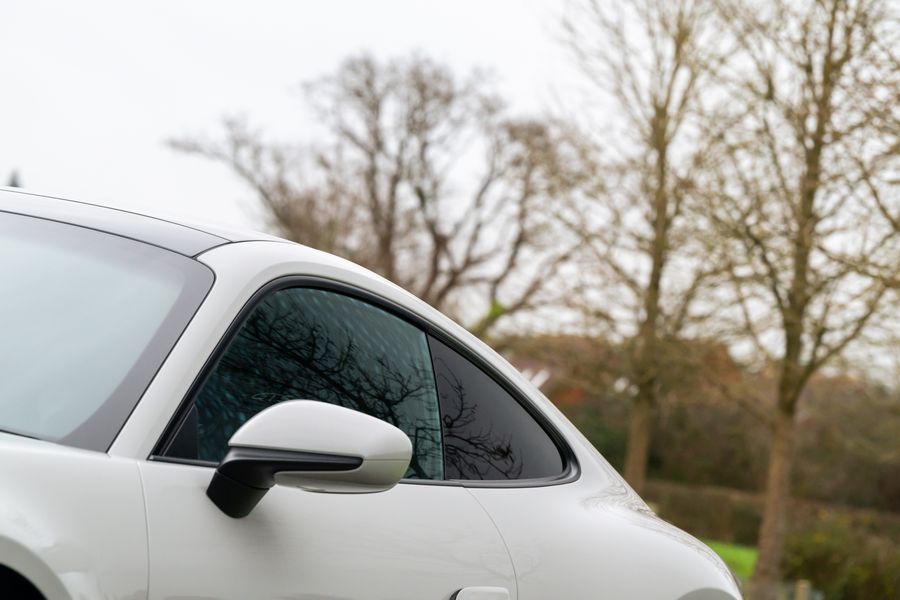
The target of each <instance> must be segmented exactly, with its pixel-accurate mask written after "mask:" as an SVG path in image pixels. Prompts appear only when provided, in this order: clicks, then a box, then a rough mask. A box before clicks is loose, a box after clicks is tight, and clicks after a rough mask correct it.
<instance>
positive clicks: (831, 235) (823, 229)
mask: <svg viewBox="0 0 900 600" xmlns="http://www.w3.org/2000/svg"><path fill="white" fill-rule="evenodd" d="M719 10H720V13H721V17H722V25H723V27H727V28H728V29H727V31H728V32H729V34H730V36H731V37H732V39H733V40H734V42H735V45H736V52H735V56H734V57H733V60H732V62H731V64H730V69H729V71H728V73H726V74H724V75H723V80H724V82H725V86H726V91H727V94H728V95H727V102H726V103H725V104H724V106H723V110H722V111H721V112H719V113H717V115H716V120H717V121H718V122H724V123H727V125H728V126H727V127H726V128H724V129H721V134H720V135H719V136H718V139H717V141H716V143H715V145H714V148H715V153H714V154H715V156H716V157H717V158H718V159H719V160H718V164H717V172H716V175H715V176H714V177H713V178H712V179H710V180H709V181H708V182H705V184H704V186H703V187H704V190H705V191H706V192H707V194H708V198H709V202H708V203H707V204H706V205H705V206H704V210H703V215H704V218H705V219H706V220H707V222H708V223H709V226H710V229H711V230H713V231H715V232H717V233H718V234H719V236H721V241H720V242H719V243H720V244H721V245H722V247H724V248H727V251H726V252H725V253H724V254H723V256H724V257H726V259H727V262H726V265H727V268H728V273H729V284H728V285H727V286H723V287H722V288H720V290H719V292H720V293H721V294H723V296H724V297H726V298H727V299H728V304H729V305H730V306H733V307H735V308H736V310H734V315H733V316H734V320H735V322H736V323H737V324H738V329H739V330H740V335H741V337H742V338H743V339H744V340H745V341H746V342H748V343H750V344H752V346H753V353H754V357H755V359H756V360H757V361H759V362H760V363H761V364H766V365H773V366H774V368H775V370H776V372H777V375H776V385H775V389H776V402H775V410H774V411H772V416H771V426H772V438H771V447H770V458H769V463H768V474H767V478H766V505H765V514H764V518H763V523H762V527H761V531H760V536H759V561H758V562H757V566H756V570H755V572H754V582H753V593H754V598H759V599H763V600H770V599H771V600H774V598H775V594H776V591H775V585H776V582H777V581H778V580H779V578H780V577H779V575H780V564H781V559H782V549H783V547H784V539H785V535H786V527H787V523H786V518H787V500H788V498H789V495H790V487H791V479H792V464H793V463H792V460H793V455H794V448H795V445H796V440H795V430H796V420H797V414H798V408H799V406H800V401H801V398H802V397H803V392H804V390H805V389H806V387H807V385H808V383H809V382H810V380H811V378H812V377H813V376H814V375H815V374H816V373H817V372H818V371H819V370H820V369H822V368H823V367H824V366H826V365H828V363H829V362H830V361H831V360H833V359H834V358H835V357H838V356H840V355H841V354H842V353H843V352H844V351H845V350H847V349H848V347H850V346H851V344H853V343H854V342H856V341H857V340H858V339H859V338H860V336H862V335H864V334H865V333H866V332H867V331H868V330H869V329H870V327H872V326H874V325H876V324H877V323H878V322H879V321H880V320H882V319H883V318H890V316H891V315H890V314H888V313H889V312H890V311H885V309H886V308H887V307H888V306H889V304H888V302H889V301H891V300H893V299H894V293H893V291H892V288H893V287H895V286H896V282H897V275H898V273H900V271H898V268H900V237H898V235H897V233H898V232H897V230H896V229H895V228H893V227H892V226H891V223H890V222H889V221H888V220H887V219H885V218H884V211H885V208H888V209H895V208H896V207H895V206H892V205H888V206H886V205H887V204H888V203H889V202H891V201H893V202H896V200H897V198H896V183H891V182H890V181H889V179H890V178H891V177H893V176H895V175H896V173H897V170H898V168H900V155H898V152H897V149H898V146H897V144H898V139H900V138H898V135H900V120H898V118H897V94H898V91H900V70H898V63H897V57H896V56H894V54H893V53H894V52H895V51H896V49H897V48H898V47H900V46H898V42H900V38H898V35H897V33H898V31H897V28H896V22H895V21H893V19H892V18H891V15H890V14H889V13H888V5H887V3H886V2H883V1H881V0H856V1H853V0H827V1H814V0H808V1H797V0H790V1H787V0H768V1H767V2H764V3H762V2H743V1H742V2H736V1H734V2H733V1H722V2H720V3H719ZM725 312H726V313H727V312H728V311H725ZM726 316H728V315H726Z"/></svg>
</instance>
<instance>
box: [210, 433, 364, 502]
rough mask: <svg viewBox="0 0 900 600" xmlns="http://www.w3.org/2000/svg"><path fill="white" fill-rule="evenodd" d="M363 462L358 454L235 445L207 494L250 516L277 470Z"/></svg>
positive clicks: (349, 466)
mask: <svg viewBox="0 0 900 600" xmlns="http://www.w3.org/2000/svg"><path fill="white" fill-rule="evenodd" d="M362 463H363V460H362V458H359V457H356V456H341V455H335V454H319V453H315V452H295V451H291V450H269V449H266V448H242V447H239V446H237V447H235V446H233V447H231V449H230V450H229V451H228V454H226V455H225V458H223V459H222V462H221V463H219V466H218V467H216V472H215V474H214V475H213V478H212V481H210V482H209V487H208V488H206V495H207V496H208V497H209V499H210V500H212V501H213V503H214V504H215V505H216V506H218V507H219V508H220V509H221V510H222V512H224V513H225V514H226V515H228V516H229V517H234V518H236V519H237V518H241V517H245V516H247V515H248V514H249V513H250V511H251V510H253V507H255V506H256V505H257V503H258V502H259V501H260V500H261V499H262V497H263V496H265V495H266V492H268V491H269V488H271V487H272V486H273V485H275V474H276V473H281V472H289V471H303V472H335V471H352V470H353V469H357V468H359V467H360V465H362Z"/></svg>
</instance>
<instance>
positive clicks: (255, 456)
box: [206, 400, 412, 518]
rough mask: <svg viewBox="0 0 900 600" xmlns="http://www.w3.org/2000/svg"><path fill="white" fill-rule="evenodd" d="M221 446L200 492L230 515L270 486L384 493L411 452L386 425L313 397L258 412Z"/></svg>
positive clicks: (251, 504) (250, 505)
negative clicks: (221, 452) (220, 453)
mask: <svg viewBox="0 0 900 600" xmlns="http://www.w3.org/2000/svg"><path fill="white" fill-rule="evenodd" d="M228 447H229V450H228V454H227V455H225V458H223V459H222V462H221V463H219V466H218V467H217V468H216V472H215V474H214V475H213V478H212V481H210V483H209V487H208V488H207V490H206V495H207V496H208V497H209V498H210V500H212V501H213V502H214V503H215V505H216V506H218V507H219V508H220V509H221V510H222V512H224V513H225V514H227V515H228V516H230V517H234V518H240V517H244V516H246V515H248V514H249V513H250V511H251V510H253V508H254V507H255V506H256V505H257V503H258V502H259V501H260V500H261V499H262V497H263V496H264V495H265V494H266V492H268V491H269V488H271V487H272V486H273V485H275V484H276V483H277V484H279V485H287V486H290V487H298V488H302V489H304V490H308V491H311V492H330V493H345V494H346V493H371V492H383V491H386V490H389V489H391V488H392V487H394V486H395V485H396V484H397V482H399V481H400V479H401V478H402V477H403V475H404V474H405V473H406V469H407V468H408V467H409V461H410V458H411V457H412V442H410V440H409V438H408V437H407V436H406V434H405V433H403V432H402V431H400V430H399V429H397V428H396V427H394V426H393V425H391V424H390V423H386V422H384V421H381V420H379V419H376V418H375V417H370V416H369V415H366V414H363V413H361V412H357V411H355V410H351V409H349V408H344V407H341V406H336V405H334V404H328V403H325V402H316V401H313V400H290V401H287V402H281V403H279V404H275V405H273V406H270V407H269V408H267V409H265V410H263V411H261V412H259V413H257V414H256V415H255V416H253V417H252V418H251V419H250V420H249V421H247V422H246V423H244V425H243V426H242V427H241V428H240V429H238V430H237V431H236V432H235V434H234V435H233V436H232V437H231V440H229V442H228Z"/></svg>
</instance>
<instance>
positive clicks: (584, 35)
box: [564, 0, 723, 492]
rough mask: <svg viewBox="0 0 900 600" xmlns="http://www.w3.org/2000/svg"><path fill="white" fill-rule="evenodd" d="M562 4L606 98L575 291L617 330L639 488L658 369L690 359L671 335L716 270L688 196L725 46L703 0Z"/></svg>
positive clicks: (576, 221) (583, 62)
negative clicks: (596, 179)
mask: <svg viewBox="0 0 900 600" xmlns="http://www.w3.org/2000/svg"><path fill="white" fill-rule="evenodd" d="M571 8H572V10H571V12H570V14H569V15H568V16H567V18H566V20H565V21H564V27H565V30H566V34H567V41H568V43H569V46H570V47H571V49H572V51H573V54H574V56H575V58H576V60H577V61H578V65H579V67H580V68H581V70H582V71H583V73H584V74H585V76H586V78H587V80H588V82H589V83H590V84H591V86H592V89H593V90H594V91H595V93H596V95H598V97H597V99H596V103H597V104H598V105H602V104H603V103H605V102H609V103H611V105H612V107H614V110H613V111H604V112H606V114H608V115H609V118H608V119H607V120H604V122H603V123H602V128H603V134H598V135H596V136H595V138H596V140H597V143H598V146H600V147H602V148H603V149H604V150H605V151H604V152H603V153H602V154H603V157H604V159H605V160H604V161H603V163H602V165H603V166H602V172H601V173H600V174H599V175H600V177H602V179H603V185H602V188H603V190H604V193H602V194H600V195H597V196H594V197H590V198H588V199H587V200H586V201H584V202H581V203H579V204H578V205H577V206H576V207H575V209H574V210H573V211H572V213H574V215H570V216H569V220H568V225H569V227H570V228H571V229H572V230H573V231H574V232H575V234H576V235H577V236H578V237H579V238H580V239H582V240H583V242H584V246H583V248H582V249H581V253H580V256H581V257H582V260H581V264H582V265H584V267H586V269H585V270H584V271H583V273H585V275H584V279H583V285H584V288H585V289H584V290H583V291H582V293H581V294H580V295H579V296H578V297H579V299H580V300H581V301H582V303H583V307H584V309H585V312H586V313H587V314H589V315H591V317H593V319H594V321H595V323H597V326H598V330H599V331H600V335H602V336H603V337H604V338H606V339H610V340H617V341H618V340H623V341H626V342H625V343H623V346H624V347H625V349H626V350H627V351H626V352H625V353H624V354H623V361H622V363H621V365H620V367H624V371H623V372H622V374H623V375H624V377H625V379H626V381H627V385H628V388H629V390H630V391H631V394H632V397H633V405H632V408H631V421H630V425H629V431H628V450H627V453H626V456H625V465H624V475H625V478H626V479H627V480H628V482H629V483H630V484H631V486H632V487H633V488H634V489H635V490H636V491H637V492H641V490H642V489H643V485H644V480H645V479H646V474H647V457H648V451H649V448H650V435H651V428H652V418H653V412H654V411H655V410H656V409H657V406H658V404H659V401H660V397H661V396H663V395H665V394H666V393H669V392H670V391H671V390H669V389H667V388H666V386H665V385H664V382H665V380H666V379H671V378H672V375H673V374H675V373H678V372H680V371H682V370H684V369H689V368H690V366H688V365H685V364H684V363H685V361H690V360H691V358H692V357H691V356H690V355H685V354H684V353H682V352H681V351H680V348H679V342H678V340H679V338H680V337H682V336H684V335H685V334H687V333H689V332H690V330H691V328H695V327H696V326H697V324H698V321H702V320H703V319H704V317H705V315H703V314H702V313H701V311H699V310H696V305H697V301H698V299H702V297H703V295H704V290H705V288H706V287H707V286H709V285H711V284H712V283H713V282H714V275H715V274H716V273H717V270H718V265H717V264H716V263H715V261H710V260H709V257H708V256H707V255H706V248H705V247H704V245H703V244H700V243H697V242H698V241H699V239H700V238H701V237H702V236H703V235H704V232H702V231H700V230H698V229H697V228H696V227H695V226H694V220H693V219H692V218H691V217H690V215H689V214H688V211H687V210H686V204H687V203H688V199H689V196H690V195H691V193H692V190H693V188H694V186H695V185H696V181H697V177H698V173H699V172H700V171H701V170H702V169H703V168H704V166H705V163H706V162H707V157H706V155H705V154H706V151H707V147H708V144H707V143H706V141H705V140H704V139H703V138H704V136H705V135H706V132H705V131H704V130H703V128H702V123H703V118H704V116H705V114H706V111H705V106H704V102H703V100H704V99H705V98H706V97H707V95H706V92H707V88H708V86H709V85H710V83H711V80H712V78H713V77H714V75H715V73H716V71H717V69H718V68H719V66H720V65H721V63H722V61H723V55H722V54H721V50H722V49H721V44H720V43H719V41H718V40H717V32H716V29H715V27H716V22H715V20H714V17H715V13H714V11H713V10H712V5H711V4H709V3H708V2H705V1H704V0H673V1H669V2H646V1H645V0H628V1H624V2H615V3H610V2H602V1H600V0H585V1H583V2H576V3H573V5H572V7H571ZM613 136H615V137H614V138H613Z"/></svg>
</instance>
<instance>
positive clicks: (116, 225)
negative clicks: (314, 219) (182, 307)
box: [0, 186, 287, 256]
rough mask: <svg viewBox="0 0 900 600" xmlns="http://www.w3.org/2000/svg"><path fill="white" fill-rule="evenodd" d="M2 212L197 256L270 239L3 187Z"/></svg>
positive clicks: (270, 238) (0, 195)
mask: <svg viewBox="0 0 900 600" xmlns="http://www.w3.org/2000/svg"><path fill="white" fill-rule="evenodd" d="M0 212H6V213H14V214H19V215H24V216H30V217H37V218H42V219H47V220H53V221H59V222H63V223H69V224H72V225H78V226H81V227H86V228H89V229H95V230H98V231H103V232H106V233H112V234H115V235H119V236H122V237H128V238H131V239H135V240H138V241H142V242H146V243H149V244H153V245H155V246H160V247H162V248H167V249H169V250H172V251H174V252H178V253H179V254H184V255H186V256H197V255H198V254H201V253H203V252H205V251H207V250H210V249H212V248H215V247H216V246H221V245H223V244H227V243H229V242H242V241H251V240H253V241H255V240H270V241H280V242H287V240H283V239H281V238H276V237H274V236H270V235H267V234H263V233H257V232H246V231H234V230H229V229H227V228H223V227H217V226H214V225H209V226H207V225H204V224H198V223H193V222H186V221H180V220H176V219H170V218H166V217H160V216H156V215H151V214H144V213H139V212H136V211H132V210H127V209H122V208H117V207H112V206H105V205H102V204H95V203H91V202H83V201H80V200H72V199H68V198H60V197H58V196H51V195H48V194H40V193H35V192H30V191H25V190H22V189H20V188H9V187H4V186H0Z"/></svg>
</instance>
